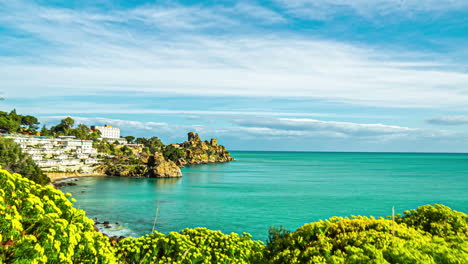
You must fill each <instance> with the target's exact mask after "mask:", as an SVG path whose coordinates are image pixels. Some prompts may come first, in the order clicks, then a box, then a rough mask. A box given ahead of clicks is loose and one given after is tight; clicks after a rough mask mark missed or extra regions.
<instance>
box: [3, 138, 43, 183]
mask: <svg viewBox="0 0 468 264" xmlns="http://www.w3.org/2000/svg"><path fill="white" fill-rule="evenodd" d="M0 165H1V166H2V168H3V169H5V170H7V171H10V172H12V173H19V174H21V175H23V176H24V177H26V178H28V179H30V180H32V181H35V182H36V183H39V184H47V183H49V182H50V179H49V178H48V177H47V176H46V175H45V174H44V173H43V172H42V170H41V169H40V168H39V167H38V166H37V165H36V163H35V162H34V161H33V160H32V158H31V156H29V154H27V153H24V152H22V151H21V147H20V146H19V145H18V144H16V143H15V142H14V141H13V140H12V139H10V138H0Z"/></svg>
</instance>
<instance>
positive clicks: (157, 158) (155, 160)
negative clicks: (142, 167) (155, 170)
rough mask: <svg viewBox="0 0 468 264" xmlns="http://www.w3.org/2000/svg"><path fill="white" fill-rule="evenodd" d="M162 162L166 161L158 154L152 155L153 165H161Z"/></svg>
mask: <svg viewBox="0 0 468 264" xmlns="http://www.w3.org/2000/svg"><path fill="white" fill-rule="evenodd" d="M164 161H166V159H164V156H163V155H162V154H160V153H158V152H156V153H154V155H153V163H154V164H155V165H157V164H161V163H163V162H164Z"/></svg>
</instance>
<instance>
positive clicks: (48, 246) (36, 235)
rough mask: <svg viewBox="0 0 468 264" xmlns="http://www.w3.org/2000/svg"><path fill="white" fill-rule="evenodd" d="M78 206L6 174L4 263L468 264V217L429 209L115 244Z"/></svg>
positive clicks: (0, 205)
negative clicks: (253, 232) (254, 234)
mask: <svg viewBox="0 0 468 264" xmlns="http://www.w3.org/2000/svg"><path fill="white" fill-rule="evenodd" d="M73 202H74V200H73V199H71V201H70V200H68V198H67V196H66V195H64V194H63V193H62V192H60V191H59V190H55V189H54V188H52V187H51V186H46V187H43V186H41V185H38V184H35V183H34V182H32V181H30V180H28V179H26V178H23V177H21V176H20V175H18V174H13V175H12V174H10V173H9V172H8V171H6V170H0V216H1V217H0V232H1V233H0V263H187V264H188V263H255V264H257V263H260V264H261V263H460V264H462V263H466V260H467V259H468V233H467V229H468V215H466V214H464V213H461V212H456V211H453V210H451V209H450V208H448V207H446V206H443V205H434V206H432V205H425V206H422V207H419V208H418V209H416V210H410V211H407V212H405V214H404V215H403V216H398V217H396V219H395V221H392V220H390V219H384V218H378V219H376V218H373V217H362V216H356V217H350V218H347V217H345V218H343V217H333V218H330V219H328V220H325V221H319V222H313V223H309V224H305V225H304V226H302V227H300V228H298V229H297V230H296V231H294V232H287V231H284V230H275V229H272V230H271V232H270V240H269V241H268V244H267V245H266V246H265V245H263V243H261V242H259V241H253V240H252V239H251V236H250V235H249V234H243V235H240V236H239V235H237V234H230V235H226V234H223V233H221V232H219V231H211V230H207V229H205V228H195V229H184V230H182V231H180V232H173V233H170V234H168V235H165V234H161V233H158V232H154V233H151V234H149V235H146V236H143V237H140V238H126V239H123V240H121V241H120V242H115V241H113V242H112V243H110V242H109V240H108V238H107V237H105V236H104V235H102V234H101V233H99V232H97V231H95V230H94V228H93V221H92V220H91V219H89V218H87V217H86V216H85V212H84V211H82V210H79V209H75V208H73V204H72V203H73Z"/></svg>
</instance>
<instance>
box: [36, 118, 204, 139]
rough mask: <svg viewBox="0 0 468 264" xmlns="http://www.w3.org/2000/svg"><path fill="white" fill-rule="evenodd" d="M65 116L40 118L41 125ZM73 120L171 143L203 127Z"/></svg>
mask: <svg viewBox="0 0 468 264" xmlns="http://www.w3.org/2000/svg"><path fill="white" fill-rule="evenodd" d="M66 117H67V116H46V117H40V118H39V120H40V121H41V123H43V124H45V125H47V126H52V125H56V124H58V122H59V121H60V120H62V119H64V118H66ZM71 117H72V118H73V119H74V120H75V124H85V125H87V126H92V125H104V124H108V125H112V126H115V127H119V128H121V131H122V133H121V134H122V135H123V136H127V135H134V136H135V135H136V136H145V137H148V136H158V137H161V138H164V139H166V140H171V141H173V140H174V139H180V138H184V137H185V135H186V134H187V133H188V132H189V131H198V132H202V131H205V130H204V126H203V125H196V124H194V125H190V126H187V125H175V124H168V123H165V122H152V121H150V122H141V121H135V120H122V119H113V118H104V117H80V116H71Z"/></svg>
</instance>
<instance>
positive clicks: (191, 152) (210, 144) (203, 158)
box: [178, 132, 235, 166]
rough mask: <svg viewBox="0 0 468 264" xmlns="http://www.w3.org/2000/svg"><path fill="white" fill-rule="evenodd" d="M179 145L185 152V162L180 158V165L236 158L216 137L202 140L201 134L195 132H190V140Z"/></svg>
mask: <svg viewBox="0 0 468 264" xmlns="http://www.w3.org/2000/svg"><path fill="white" fill-rule="evenodd" d="M179 145H180V146H181V149H182V150H183V151H184V154H185V157H184V158H183V159H182V160H183V162H182V161H180V160H179V162H178V165H179V166H180V165H181V164H183V165H191V164H205V163H218V162H228V161H233V160H235V159H234V158H233V157H231V154H230V153H229V152H228V151H227V150H226V148H225V147H224V146H221V145H218V140H217V139H216V138H212V139H211V140H210V141H201V139H200V136H199V135H198V134H197V133H194V132H189V133H188V141H186V142H184V143H182V144H179ZM183 165H182V166H183Z"/></svg>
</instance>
